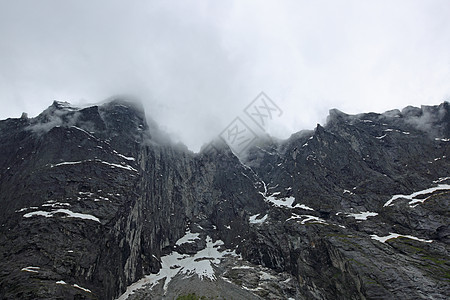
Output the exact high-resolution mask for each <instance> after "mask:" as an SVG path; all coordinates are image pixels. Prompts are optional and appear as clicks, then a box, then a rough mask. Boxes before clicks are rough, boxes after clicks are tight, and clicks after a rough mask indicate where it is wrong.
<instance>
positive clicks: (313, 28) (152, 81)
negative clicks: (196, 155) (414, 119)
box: [0, 0, 450, 150]
mask: <svg viewBox="0 0 450 300" xmlns="http://www.w3.org/2000/svg"><path fill="white" fill-rule="evenodd" d="M449 14H450V5H448V3H447V1H426V2H425V1H395V2H392V1H377V2H373V3H369V2H361V1H339V2H335V1H318V2H314V3H310V2H308V1H283V2H279V1H278V2H275V1H265V2H264V3H262V2H260V1H246V2H245V3H244V2H241V1H227V2H220V3H219V2H213V1H183V2H175V1H133V2H132V3H125V2H123V1H96V2H95V3H88V2H80V1H64V2H61V1H51V0H44V1H39V2H35V1H21V0H19V1H13V2H11V1H0V36H1V38H0V105H1V107H2V109H1V111H0V118H2V119H4V118H7V117H19V116H20V114H21V113H22V111H26V112H28V113H29V114H30V115H31V116H33V115H37V114H38V113H39V112H40V111H42V110H43V109H44V108H45V107H47V106H48V104H49V103H51V101H53V100H62V101H68V102H71V103H74V104H77V103H92V102H98V101H102V100H103V99H106V98H108V97H110V96H112V95H116V94H132V95H134V96H136V97H137V98H139V99H141V100H142V101H143V102H144V105H145V108H146V112H147V114H148V115H150V116H151V117H152V118H154V119H155V120H156V121H157V122H158V123H159V124H160V125H161V127H162V128H163V129H165V130H166V131H168V132H170V133H171V134H172V135H173V136H175V139H179V140H181V141H182V142H184V143H185V144H187V145H188V146H189V147H190V148H191V149H194V150H198V148H199V147H200V146H201V144H202V143H204V142H206V141H208V140H209V139H211V138H212V137H214V136H216V135H217V134H219V133H220V132H221V131H222V130H223V129H224V128H225V127H226V126H227V125H228V124H229V123H230V122H231V121H232V120H233V119H234V118H235V117H237V116H240V115H241V114H242V113H243V110H244V108H245V107H246V106H247V105H248V104H249V103H250V102H251V101H252V100H253V99H254V98H255V97H256V96H257V95H258V94H259V92H261V91H264V92H265V93H266V94H267V95H268V96H269V97H271V98H272V99H273V100H274V101H275V102H276V103H277V105H278V106H279V107H280V108H281V109H282V110H283V115H282V118H281V119H278V120H277V121H276V122H275V123H273V124H272V127H271V128H269V131H270V132H271V133H272V134H275V135H277V136H281V137H285V136H286V135H288V134H290V133H291V132H294V131H297V130H300V129H303V128H311V127H313V125H314V124H315V123H317V122H323V121H324V119H325V117H326V116H327V111H328V109H329V108H332V107H336V108H338V109H340V110H342V111H345V112H348V113H357V112H361V111H378V112H381V111H384V110H388V109H392V108H401V107H404V106H406V105H410V104H411V105H420V104H437V103H440V102H442V101H443V100H446V99H447V100H448V97H449V95H450V54H449V53H450V51H448V50H449V49H450V38H449V37H450V20H449V19H448V15H449Z"/></svg>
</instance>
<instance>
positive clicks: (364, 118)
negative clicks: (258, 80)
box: [0, 99, 450, 299]
mask: <svg viewBox="0 0 450 300" xmlns="http://www.w3.org/2000/svg"><path fill="white" fill-rule="evenodd" d="M449 142H450V112H449V103H447V102H444V103H442V104H440V105H438V106H422V107H421V108H416V107H406V108H404V109H403V110H402V111H399V110H393V111H388V112H386V113H383V114H376V113H367V114H359V115H347V114H345V113H343V112H340V111H338V110H331V111H330V115H329V117H328V120H327V122H326V124H325V125H323V126H321V125H317V127H316V128H315V129H314V130H310V131H302V132H298V133H295V134H293V135H292V136H291V137H290V138H289V139H287V140H284V141H279V140H274V139H270V138H261V139H259V140H258V141H257V142H256V143H255V144H253V146H252V147H251V148H250V149H248V151H247V153H246V156H245V157H240V158H238V157H237V156H236V155H235V154H233V152H232V151H231V150H230V148H229V147H228V146H227V145H226V144H225V143H223V142H221V141H220V140H217V141H214V142H213V143H212V144H211V145H212V146H213V147H209V148H208V149H205V150H203V151H201V152H200V153H192V152H190V151H189V150H188V149H187V148H186V147H184V146H183V145H179V144H174V143H172V142H171V141H170V140H169V139H168V138H167V137H166V136H165V134H164V133H163V132H162V131H160V130H159V129H158V126H157V124H155V123H154V122H151V121H148V120H147V117H146V116H145V113H144V110H143V108H142V107H141V106H140V105H139V104H135V103H132V102H129V101H127V100H124V99H113V100H111V101H110V102H108V103H105V104H102V105H97V106H95V105H94V106H90V107H86V108H77V107H73V106H72V105H70V104H69V103H64V102H54V103H53V104H52V105H51V106H50V107H49V108H48V109H46V110H45V111H44V112H42V113H41V114H40V115H39V116H37V117H36V118H28V117H27V116H26V115H25V114H24V115H23V116H22V117H21V118H18V119H7V120H3V121H0V205H1V208H2V209H1V210H0V224H1V226H0V257H1V260H0V298H1V299H177V298H178V297H180V298H179V299H183V296H184V298H188V297H191V298H194V295H193V294H194V293H195V295H196V296H198V297H201V296H204V297H205V298H207V299H447V298H448V295H450V260H449V243H450V229H449V224H450V222H449V217H450V214H449V199H450V161H449V157H450V146H449Z"/></svg>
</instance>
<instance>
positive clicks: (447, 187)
mask: <svg viewBox="0 0 450 300" xmlns="http://www.w3.org/2000/svg"><path fill="white" fill-rule="evenodd" d="M440 190H444V191H445V190H450V184H439V185H438V186H436V187H432V188H429V189H426V190H422V191H418V192H414V193H412V194H410V195H394V196H392V198H391V199H390V200H388V201H387V202H386V203H385V204H384V205H383V207H386V206H391V205H393V204H392V202H393V201H395V200H397V199H400V198H404V199H409V200H411V201H410V202H409V205H410V206H411V205H413V204H416V203H423V202H425V200H427V199H428V198H430V197H426V198H424V199H414V198H416V197H417V196H420V195H426V194H430V193H433V192H435V191H440Z"/></svg>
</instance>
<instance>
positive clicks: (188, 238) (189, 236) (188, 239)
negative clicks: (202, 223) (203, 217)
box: [175, 230, 200, 246]
mask: <svg viewBox="0 0 450 300" xmlns="http://www.w3.org/2000/svg"><path fill="white" fill-rule="evenodd" d="M199 235H200V234H199V233H191V231H190V230H188V231H187V232H186V234H185V235H184V236H183V237H182V238H180V239H179V240H178V241H176V242H175V245H177V246H180V245H182V244H185V243H195V241H196V240H198V239H200V237H199Z"/></svg>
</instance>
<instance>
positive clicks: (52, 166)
mask: <svg viewBox="0 0 450 300" xmlns="http://www.w3.org/2000/svg"><path fill="white" fill-rule="evenodd" d="M86 162H98V163H101V164H104V165H108V166H111V168H121V169H124V170H128V171H134V172H137V171H138V170H136V169H135V168H133V167H132V166H130V165H120V164H114V163H109V162H106V161H103V160H100V159H86V160H80V161H65V162H60V163H57V164H54V165H50V167H51V168H54V167H59V166H66V165H78V164H82V163H86Z"/></svg>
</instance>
